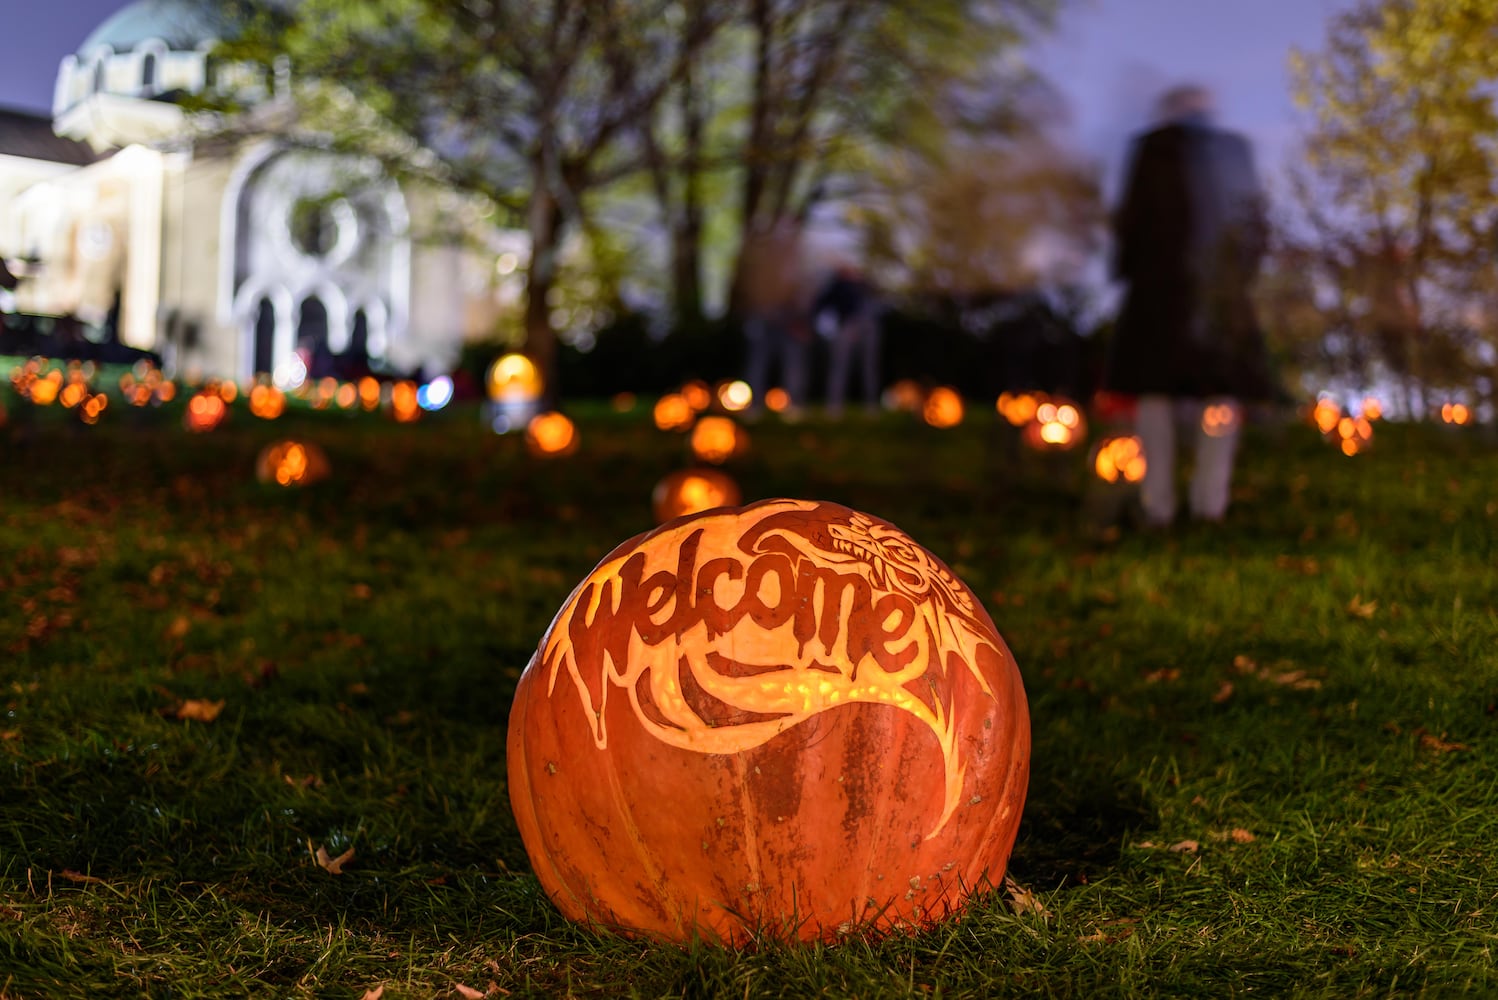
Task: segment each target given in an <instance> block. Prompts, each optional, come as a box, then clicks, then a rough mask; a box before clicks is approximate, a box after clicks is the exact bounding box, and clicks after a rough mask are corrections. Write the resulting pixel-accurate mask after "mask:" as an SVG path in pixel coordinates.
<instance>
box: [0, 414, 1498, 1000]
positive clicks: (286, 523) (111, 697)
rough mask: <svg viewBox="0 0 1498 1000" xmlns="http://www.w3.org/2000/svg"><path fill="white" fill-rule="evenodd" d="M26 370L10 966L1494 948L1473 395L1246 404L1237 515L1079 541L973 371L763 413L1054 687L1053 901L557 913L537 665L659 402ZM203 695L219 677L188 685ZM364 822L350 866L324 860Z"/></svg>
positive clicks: (1040, 818)
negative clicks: (523, 809)
mask: <svg viewBox="0 0 1498 1000" xmlns="http://www.w3.org/2000/svg"><path fill="white" fill-rule="evenodd" d="M7 404H8V406H9V409H10V411H11V418H12V422H11V426H10V427H8V428H5V429H0V452H3V456H4V457H3V462H4V472H3V474H0V601H3V603H0V997H4V998H6V1000H11V998H23V997H24V998H32V997H68V996H77V997H101V996H131V997H134V996H153V997H156V996H159V997H167V996H172V997H187V996H243V995H246V994H253V995H256V996H270V995H283V996H330V997H347V998H358V997H361V996H363V995H364V994H365V992H366V991H368V990H372V989H376V988H378V987H383V988H384V996H385V997H387V998H393V997H407V996H410V997H432V996H436V997H447V996H453V997H456V996H462V995H463V993H462V991H461V990H460V989H459V987H460V986H463V987H467V988H470V989H475V990H479V991H489V990H490V989H491V988H493V995H495V996H502V995H508V996H513V997H522V996H529V997H555V996H580V997H600V998H605V997H607V998H612V997H688V998H691V997H719V996H722V997H746V996H747V997H786V998H806V997H859V998H879V997H905V996H915V997H938V996H939V997H990V996H1002V995H1011V994H1012V995H1021V994H1023V995H1051V996H1073V997H1108V996H1177V995H1193V996H1212V997H1220V996H1233V995H1238V994H1253V995H1268V996H1331V997H1356V996H1396V995H1397V996H1407V995H1418V994H1422V993H1423V994H1425V995H1429V996H1437V997H1439V996H1452V995H1483V994H1487V995H1493V994H1495V993H1498V959H1495V955H1494V949H1495V948H1498V857H1495V856H1494V855H1495V852H1498V767H1495V764H1498V750H1495V737H1498V611H1495V607H1498V462H1495V454H1494V452H1495V449H1494V447H1493V445H1492V443H1491V442H1490V441H1488V440H1485V439H1483V438H1482V437H1480V436H1478V435H1471V434H1468V435H1454V434H1445V433H1441V432H1439V431H1438V430H1437V429H1434V428H1409V427H1393V426H1390V427H1380V429H1379V432H1378V434H1379V439H1378V441H1377V448H1376V449H1375V450H1374V451H1373V452H1371V453H1370V454H1368V455H1366V456H1360V457H1359V458H1357V459H1355V460H1348V459H1345V458H1343V457H1342V456H1340V455H1339V454H1336V453H1335V452H1334V451H1332V450H1331V449H1330V448H1329V447H1328V446H1326V445H1325V444H1323V443H1322V442H1321V441H1320V440H1319V439H1317V438H1316V437H1315V435H1314V434H1313V433H1312V432H1311V431H1310V430H1309V429H1302V428H1300V427H1288V428H1258V429H1254V430H1253V432H1252V433H1251V434H1250V435H1249V437H1248V439H1247V440H1246V442H1245V446H1244V451H1243V454H1242V460H1241V463H1240V471H1239V478H1238V484H1237V487H1236V491H1235V492H1236V505H1235V507H1234V510H1233V511H1232V514H1231V517H1230V520H1229V522H1228V523H1227V524H1226V525H1223V526H1221V527H1215V528H1204V527H1188V528H1185V529H1183V530H1179V531H1177V532H1174V533H1172V534H1170V535H1168V536H1165V537H1159V536H1151V537H1144V536H1133V535H1125V536H1124V537H1123V538H1122V539H1121V540H1119V541H1118V542H1117V543H1116V544H1111V545H1106V546H1099V545H1097V544H1095V543H1094V542H1092V541H1090V540H1089V539H1090V536H1089V533H1088V532H1086V531H1084V530H1083V528H1082V525H1081V523H1080V518H1079V503H1078V499H1079V498H1078V492H1079V487H1078V481H1079V480H1078V473H1079V468H1078V467H1079V465H1080V462H1081V459H1080V458H1079V457H1074V458H1071V459H1068V460H1066V461H1065V462H1063V463H1060V464H1059V465H1058V466H1056V467H1055V468H1046V467H1045V466H1044V464H1043V463H1038V462H1036V461H1034V460H1033V459H1029V460H1026V461H1024V462H1021V463H1019V464H1015V463H1013V462H1010V461H1007V460H1006V459H1005V458H1004V456H1005V454H1007V453H1006V451H1005V450H1004V449H1003V448H1001V447H999V446H998V445H997V443H996V438H995V431H994V427H993V424H992V422H991V420H990V419H989V418H988V417H987V416H985V415H981V414H980V415H979V416H978V417H976V418H975V419H974V420H972V421H970V422H969V423H968V424H967V425H965V426H964V427H962V428H960V429H958V430H956V431H951V432H937V431H934V430H931V429H929V428H925V427H921V426H917V425H915V424H914V423H911V422H908V421H907V420H905V419H901V418H896V417H886V418H883V419H881V420H880V421H879V422H877V423H874V424H870V423H865V422H860V421H849V422H847V423H844V424H840V425H828V424H822V423H818V422H817V421H815V420H813V421H811V422H809V423H806V424H802V425H800V426H794V427H789V426H785V425H782V424H779V423H775V422H768V423H765V424H762V425H759V426H757V427H755V428H754V429H753V431H752V433H753V438H754V450H753V451H752V452H751V453H750V454H749V455H748V456H747V457H745V458H744V459H741V460H739V461H738V462H737V463H736V464H735V465H734V466H732V471H733V472H734V474H735V475H736V476H737V477H738V479H739V481H740V483H741V484H742V486H743V487H744V491H745V494H746V497H747V498H750V499H752V498H758V497H763V496H772V495H801V496H812V497H819V498H825V499H831V500H837V501H840V502H843V503H847V504H849V505H850V506H854V507H858V508H862V509H865V510H869V511H871V512H874V513H877V514H880V515H882V516H884V517H887V518H888V519H890V520H892V521H893V522H895V523H896V524H898V525H900V526H901V527H902V528H904V529H905V530H907V531H908V532H909V533H910V534H912V535H913V536H914V537H915V538H916V539H918V540H919V541H921V542H922V543H923V544H925V545H926V546H927V547H928V548H930V549H932V550H933V551H934V552H936V553H937V554H938V555H940V556H942V557H943V558H944V559H946V560H947V561H948V562H949V563H951V564H952V565H953V566H954V567H955V568H956V569H957V571H958V572H959V573H960V574H961V575H962V576H963V578H964V579H965V580H967V582H968V583H969V584H970V585H971V586H972V587H973V589H974V590H975V591H976V592H977V593H978V595H979V596H980V597H981V598H982V599H983V600H984V601H985V603H986V604H987V605H988V608H989V610H990V612H991V613H992V614H993V616H994V618H995V620H996V621H997V623H998V625H999V628H1000V630H1001V631H1002V632H1003V634H1004V636H1005V638H1006V639H1007V640H1008V642H1009V644H1010V646H1011V647H1012V649H1013V651H1014V653H1015V655H1016V658H1017V659H1018V661H1019V663H1020V667H1021V670H1022V672H1023V674H1024V678H1025V683H1026V688H1027V691H1028V694H1029V698H1030V704H1031V715H1032V725H1033V731H1034V751H1033V753H1034V756H1033V773H1032V778H1031V784H1030V792H1029V801H1028V804H1027V806H1026V812H1025V820H1024V824H1023V826H1022V828H1021V831H1020V837H1019V841H1018V844H1017V845H1016V848H1015V853H1014V857H1013V859H1012V863H1011V868H1010V871H1011V874H1012V876H1013V877H1014V878H1015V879H1016V880H1017V881H1018V883H1019V884H1020V885H1022V886H1024V887H1026V888H1028V889H1029V890H1031V891H1032V892H1034V893H1035V895H1036V897H1037V898H1038V900H1039V901H1040V902H1041V903H1042V904H1043V906H1044V910H1045V912H1044V913H1037V912H1033V911H1031V912H1024V913H1017V912H1016V911H1015V908H1014V907H1013V906H1011V903H1010V900H1009V898H1008V896H1007V895H994V896H991V897H987V898H984V899H981V900H980V901H979V902H977V903H976V904H975V905H974V906H973V907H971V908H970V909H969V910H968V911H967V912H966V913H965V914H964V915H963V916H961V917H960V918H958V919H954V920H951V921H949V922H947V923H944V924H941V925H939V926H937V927H935V928H933V929H931V930H929V931H926V932H924V933H921V934H918V935H914V936H894V937H890V938H886V939H884V940H854V941H850V942H847V943H844V944H841V945H838V946H835V947H786V946H773V945H770V946H765V947H762V948H760V949H757V950H750V951H744V952H733V951H725V950H721V949H717V948H711V947H692V948H677V947H669V946H662V945H654V944H648V943H643V942H640V941H632V940H627V939H623V938H618V937H613V936H610V935H607V934H599V933H594V932H592V931H590V930H587V929H585V928H580V927H577V926H573V925H570V924H568V923H567V922H566V921H564V920H563V919H562V918H561V917H560V916H559V915H558V914H557V912H556V911H555V910H554V909H553V908H552V907H551V905H550V904H549V903H548V902H547V900H546V899H545V897H544V895H543V894H542V893H541V891H540V889H539V887H538V885H537V883H536V881H535V879H534V878H533V876H532V875H531V873H530V871H529V866H528V863H527V860H526V856H525V852H524V849H523V847H522V845H521V843H520V841H519V838H518V836H517V834H516V831H515V826H514V822H513V820H512V818H511V815H510V810H509V804H508V799H507V794H506V789H505V761H504V738H505V721H506V715H507V711H508V706H509V699H510V695H511V691H512V689H513V686H514V683H515V681H516V678H517V677H518V676H519V673H520V671H521V669H522V668H523V667H524V665H525V663H526V662H527V660H528V659H529V657H530V655H531V653H532V651H533V650H534V648H535V645H536V643H537V641H538V640H539V638H540V636H541V633H542V632H543V630H544V629H545V627H546V626H547V624H548V623H549V622H550V620H551V617H552V615H554V614H555V612H556V610H557V609H558V608H559V607H560V605H561V603H562V601H563V600H564V599H565V597H566V595H567V593H568V591H569V590H570V589H571V587H572V585H573V584H574V583H576V582H577V580H579V579H580V578H581V577H582V576H583V575H584V574H585V573H586V572H587V571H588V570H589V569H590V568H591V567H592V566H593V564H594V563H595V562H596V561H597V560H598V559H599V558H600V557H601V556H602V555H603V554H604V553H605V552H606V551H607V550H608V549H609V548H611V547H612V546H613V545H614V544H616V543H618V542H619V541H622V540H623V539H625V538H627V537H629V536H630V535H632V534H635V533H636V532H638V531H640V530H643V529H644V528H647V527H649V526H650V510H649V494H650V488H651V486H652V484H653V483H654V482H655V480H656V479H657V478H659V477H660V476H661V475H663V474H664V473H666V472H667V471H669V470H671V469H673V468H675V467H678V466H679V465H681V464H683V459H684V445H683V442H682V439H681V438H680V437H679V436H676V435H664V434H660V433H658V432H656V431H654V430H653V429H651V428H649V427H648V421H647V420H646V419H645V418H644V417H643V416H641V415H638V414H637V415H625V416H619V415H615V414H612V413H609V412H607V411H604V410H602V409H601V408H600V409H598V410H594V411H589V410H584V411H583V413H582V415H581V419H580V426H581V430H582V434H583V448H582V451H581V452H580V453H579V454H578V455H577V456H575V457H573V458H571V459H568V460H565V461H559V462H542V461H537V460H534V459H531V458H529V457H528V456H527V455H526V454H525V451H524V448H523V446H522V445H521V443H520V442H519V441H518V440H516V439H515V438H513V437H507V438H500V437H496V436H494V435H492V434H486V433H484V432H483V431H482V430H481V429H480V427H479V421H478V419H477V417H476V415H474V414H473V413H472V412H471V411H469V412H466V413H465V412H462V411H458V412H454V413H447V414H441V415H439V419H432V420H429V421H427V422H426V423H423V424H419V425H416V426H411V427H404V426H395V425H392V424H389V423H386V422H384V421H381V420H377V419H375V418H373V417H362V418H349V417H346V416H343V415H339V414H330V413H322V414H316V413H310V412H305V411H303V412H298V413H293V414H290V415H288V417H287V418H283V420H281V421H278V422H277V423H275V424H264V423H261V422H259V421H256V420H254V419H253V418H251V417H250V416H249V415H248V414H247V413H246V412H244V411H243V409H242V408H241V409H239V411H238V412H236V414H235V415H234V419H233V420H232V421H231V422H230V424H229V425H228V426H227V427H225V428H224V429H222V430H220V431H219V432H216V433H213V434H209V435H187V434H185V433H184V432H182V430H181V429H180V426H179V425H178V424H176V423H175V422H173V418H172V417H171V415H170V414H157V415H152V414H138V413H134V412H123V411H114V410H112V411H110V412H109V413H107V414H106V419H105V421H104V422H103V423H102V424H101V425H100V426H99V427H96V428H81V427H74V426H70V425H68V424H67V423H66V422H64V421H63V420H62V419H61V417H62V415H61V414H60V413H57V412H55V411H47V412H45V413H42V414H41V415H40V416H39V418H37V419H36V420H35V422H34V425H31V426H18V425H21V424H24V423H28V421H23V420H21V419H18V418H19V417H24V416H26V414H24V413H23V412H22V411H21V410H20V409H19V406H20V405H22V404H18V403H16V401H15V400H14V399H8V400H7ZM241 406H242V404H241ZM153 420H156V421H159V425H153ZM287 434H297V435H300V436H303V437H308V438H312V439H315V440H317V441H319V442H321V443H322V444H323V446H324V447H325V448H326V450H327V451H328V453H329V455H330V457H331V459H332V463H333V468H334V477H333V478H332V479H331V480H330V481H329V482H326V483H323V484H320V485H319V486H317V487H315V488H313V489H310V490H306V491H302V492H276V491H273V490H271V489H269V488H267V487H262V486H260V485H259V484H257V483H256V482H255V481H254V479H253V475H252V472H251V470H252V468H253V463H254V458H255V455H256V453H257V451H258V449H259V448H260V446H262V445H263V444H264V443H266V442H267V441H269V440H271V439H273V438H275V437H279V436H284V435H287ZM185 699H204V700H208V701H218V700H222V701H223V702H224V707H223V710H222V713H221V714H220V715H219V716H218V717H217V718H216V719H215V720H213V721H211V722H206V723H205V722H196V721H190V720H183V719H179V718H177V717H176V714H175V713H174V711H173V710H174V709H175V708H176V707H177V706H178V705H179V704H180V703H181V702H183V701H184V700H185ZM870 766H871V767H875V766H877V762H874V761H871V762H870ZM1185 841H1195V842H1196V843H1197V845H1198V847H1197V849H1196V850H1194V851H1193V850H1171V849H1170V848H1171V847H1173V846H1178V845H1180V844H1181V843H1182V842H1185ZM350 847H352V848H353V849H354V851H355V854H354V857H353V859H352V861H350V862H349V863H348V865H347V867H346V870H344V871H343V873H342V874H337V875H335V874H332V873H330V872H328V871H325V870H324V869H323V868H321V867H319V865H318V864H317V862H316V861H315V859H314V852H315V851H316V850H317V849H318V848H322V849H324V850H326V851H327V852H328V854H330V855H337V854H339V853H342V852H343V851H345V850H346V849H348V848H350Z"/></svg>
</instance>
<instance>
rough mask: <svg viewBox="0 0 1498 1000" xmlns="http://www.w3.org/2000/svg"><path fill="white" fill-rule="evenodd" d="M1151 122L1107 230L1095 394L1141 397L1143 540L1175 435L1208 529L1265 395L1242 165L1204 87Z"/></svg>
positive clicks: (1158, 522)
mask: <svg viewBox="0 0 1498 1000" xmlns="http://www.w3.org/2000/svg"><path fill="white" fill-rule="evenodd" d="M1160 115H1161V119H1162V121H1161V124H1160V125H1159V126H1158V127H1156V128H1154V129H1153V130H1151V131H1149V132H1147V133H1145V134H1144V135H1143V136H1141V137H1139V138H1138V139H1137V140H1136V142H1135V144H1134V148H1133V150H1132V155H1131V157H1130V162H1129V166H1128V171H1127V175H1126V178H1125V184H1124V190H1123V193H1122V201H1121V204H1120V205H1119V208H1118V210H1117V212H1116V214H1115V216H1114V237H1115V244H1114V261H1113V271H1114V277H1116V278H1118V279H1120V280H1122V281H1124V282H1126V283H1127V285H1128V290H1127V294H1126V297H1125V300H1124V305H1123V309H1122V311H1121V312H1120V314H1119V317H1118V324H1117V329H1116V331H1115V334H1114V339H1113V343H1112V347H1111V352H1110V356H1109V359H1108V364H1107V370H1106V373H1105V377H1104V381H1105V388H1107V389H1109V390H1111V391H1113V392H1118V393H1126V394H1129V395H1133V396H1136V397H1137V412H1136V417H1135V424H1136V430H1137V433H1138V434H1139V436H1140V439H1141V442H1142V444H1143V445H1144V453H1145V459H1146V462H1147V466H1148V471H1147V472H1146V474H1145V479H1144V483H1143V485H1142V487H1141V491H1140V500H1141V505H1142V506H1143V513H1144V519H1145V522H1146V523H1147V524H1149V525H1151V526H1163V525H1166V524H1169V523H1170V522H1171V521H1173V520H1174V518H1175V514H1176V490H1175V452H1176V430H1177V424H1178V423H1184V422H1186V421H1190V422H1192V423H1193V424H1194V430H1193V431H1192V433H1193V434H1194V436H1195V439H1196V447H1195V469H1194V470H1193V473H1192V478H1191V490H1190V498H1189V510H1190V513H1191V516H1192V517H1194V518H1197V519H1200V520H1207V521H1218V520H1221V519H1222V517H1223V515H1224V513H1225V512H1226V511H1227V506H1228V498H1229V491H1230V488H1231V485H1232V474H1233V462H1234V457H1235V454H1236V451H1237V447H1238V436H1239V431H1240V429H1241V427H1242V424H1243V404H1244V402H1245V401H1249V400H1258V399H1267V398H1269V397H1271V396H1272V395H1273V380H1272V378H1271V376H1270V371H1269V359H1268V352H1267V349H1266V347H1265V343H1264V337H1263V333H1262V331H1261V330H1260V328H1259V325H1258V322H1257V320H1256V319H1255V317H1254V310H1253V304H1252V302H1251V301H1250V298H1249V291H1250V287H1251V285H1252V283H1253V280H1254V278H1255V275H1256V273H1257V271H1258V267H1259V263H1260V260H1261V258H1262V257H1263V254H1264V251H1265V244H1266V242H1267V236H1268V234H1267V222H1266V218H1265V207H1264V198H1263V193H1262V191H1261V189H1260V186H1259V181H1258V177H1257V175H1256V174H1255V170H1254V164H1253V155H1252V151H1251V149H1250V147H1249V144H1248V142H1247V141H1246V140H1245V139H1244V138H1243V137H1242V136H1240V135H1237V134H1235V133H1232V132H1228V131H1224V130H1222V129H1220V128H1218V127H1216V125H1215V124H1214V123H1213V121H1212V98H1211V95H1210V93H1209V92H1208V91H1207V90H1205V89H1204V88H1202V87H1199V86H1194V85H1190V86H1182V87H1177V88H1175V89H1172V90H1170V91H1168V92H1167V93H1166V94H1165V95H1164V96H1163V97H1162V98H1161V100H1160Z"/></svg>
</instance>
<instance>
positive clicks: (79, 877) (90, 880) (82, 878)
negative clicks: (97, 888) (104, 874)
mask: <svg viewBox="0 0 1498 1000" xmlns="http://www.w3.org/2000/svg"><path fill="white" fill-rule="evenodd" d="M58 874H60V875H61V876H62V877H63V878H65V879H67V880H68V881H69V882H81V883H83V884H85V885H93V884H96V883H102V882H103V881H104V880H103V879H102V878H99V877H98V876H97V875H85V874H83V873H82V872H75V871H73V869H71V868H64V869H63V870H62V871H61V872H59V873H58Z"/></svg>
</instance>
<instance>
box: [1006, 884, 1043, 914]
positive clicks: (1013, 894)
mask: <svg viewBox="0 0 1498 1000" xmlns="http://www.w3.org/2000/svg"><path fill="white" fill-rule="evenodd" d="M1004 890H1005V891H1006V892H1008V893H1009V907H1010V909H1012V910H1014V912H1015V913H1016V914H1017V915H1019V916H1021V917H1023V916H1025V915H1026V914H1030V913H1033V914H1035V915H1036V916H1038V917H1040V918H1042V919H1049V917H1050V915H1051V914H1050V911H1048V910H1047V909H1046V908H1045V904H1044V903H1042V902H1041V901H1040V900H1039V899H1037V898H1036V897H1035V894H1034V893H1033V892H1031V891H1030V890H1029V889H1026V888H1024V887H1023V886H1021V885H1020V884H1019V883H1018V882H1016V881H1014V879H1012V878H1009V877H1008V876H1005V878H1004Z"/></svg>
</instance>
